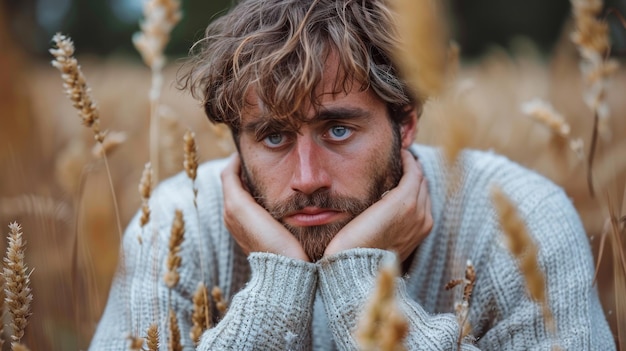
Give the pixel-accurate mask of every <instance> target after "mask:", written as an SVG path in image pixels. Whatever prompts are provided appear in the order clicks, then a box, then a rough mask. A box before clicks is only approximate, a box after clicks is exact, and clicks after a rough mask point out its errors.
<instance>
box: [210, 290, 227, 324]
mask: <svg viewBox="0 0 626 351" xmlns="http://www.w3.org/2000/svg"><path fill="white" fill-rule="evenodd" d="M211 297H213V302H214V303H215V307H217V311H218V312H219V316H220V317H223V316H224V314H226V310H227V309H228V302H227V301H226V300H225V299H224V295H223V294H222V289H220V287H219V286H214V287H213V289H212V290H211Z"/></svg>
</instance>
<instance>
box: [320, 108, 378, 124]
mask: <svg viewBox="0 0 626 351" xmlns="http://www.w3.org/2000/svg"><path fill="white" fill-rule="evenodd" d="M370 115H371V114H370V111H368V110H364V109H362V108H360V107H336V108H329V109H323V110H320V111H319V112H318V113H317V114H316V115H315V116H314V117H313V119H312V120H311V122H314V121H327V120H335V119H336V120H342V119H361V118H363V119H365V118H369V117H370Z"/></svg>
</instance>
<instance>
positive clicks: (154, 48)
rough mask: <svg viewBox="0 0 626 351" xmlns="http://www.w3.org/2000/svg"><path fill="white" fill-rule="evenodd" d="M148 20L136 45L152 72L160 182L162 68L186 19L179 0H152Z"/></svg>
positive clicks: (153, 139) (153, 143)
mask: <svg viewBox="0 0 626 351" xmlns="http://www.w3.org/2000/svg"><path fill="white" fill-rule="evenodd" d="M144 17H145V21H144V22H142V23H141V32H138V33H135V35H134V36H133V43H134V44H135V47H136V48H137V51H139V53H140V54H141V57H142V58H143V60H144V62H145V63H146V65H147V66H148V67H150V70H151V71H152V86H151V88H150V93H149V97H150V161H151V162H152V165H153V166H154V173H155V174H154V179H155V181H158V179H159V144H158V139H159V117H158V109H159V100H160V97H161V87H162V85H163V74H162V69H163V66H164V65H165V57H164V56H163V50H164V49H165V46H166V45H167V43H168V41H169V38H170V32H171V31H172V29H173V28H174V26H175V25H176V24H177V23H178V22H179V21H180V19H181V18H182V15H181V12H180V2H179V1H177V0H148V1H146V2H145V4H144Z"/></svg>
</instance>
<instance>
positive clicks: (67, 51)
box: [50, 33, 105, 143]
mask: <svg viewBox="0 0 626 351" xmlns="http://www.w3.org/2000/svg"><path fill="white" fill-rule="evenodd" d="M52 41H54V43H55V45H56V46H57V48H56V49H50V53H51V54H52V56H54V58H55V59H54V60H53V61H52V66H54V67H56V68H57V69H58V70H59V71H60V72H61V78H63V88H64V89H65V92H66V94H67V96H68V97H69V98H70V100H71V101H72V104H73V105H74V108H76V109H77V110H78V115H79V116H80V118H81V119H82V121H83V124H84V125H85V126H86V127H88V128H91V130H92V131H93V134H94V138H95V139H96V141H98V142H99V143H102V142H103V141H104V137H105V133H104V132H101V131H100V115H99V112H98V108H97V107H96V103H95V102H94V100H93V99H92V97H91V89H90V88H89V86H88V85H87V81H86V80H85V76H84V75H83V72H82V71H81V69H80V66H79V65H78V61H77V60H76V58H74V43H73V42H72V40H71V39H70V38H69V37H67V36H65V35H62V34H60V33H57V34H55V35H54V37H52Z"/></svg>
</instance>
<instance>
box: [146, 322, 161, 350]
mask: <svg viewBox="0 0 626 351" xmlns="http://www.w3.org/2000/svg"><path fill="white" fill-rule="evenodd" d="M147 334H148V335H147V336H146V343H147V344H148V351H158V350H159V326H158V325H157V324H151V325H150V326H149V327H148V332H147Z"/></svg>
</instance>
